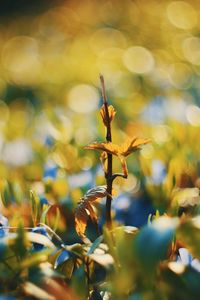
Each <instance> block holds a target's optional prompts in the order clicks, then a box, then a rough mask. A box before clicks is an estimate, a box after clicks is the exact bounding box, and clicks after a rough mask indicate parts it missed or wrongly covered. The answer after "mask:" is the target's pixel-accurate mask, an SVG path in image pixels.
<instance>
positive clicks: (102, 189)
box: [75, 185, 109, 238]
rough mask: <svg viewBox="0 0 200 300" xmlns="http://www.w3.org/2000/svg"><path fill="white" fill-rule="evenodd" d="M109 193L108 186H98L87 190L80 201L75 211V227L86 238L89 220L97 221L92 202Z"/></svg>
mask: <svg viewBox="0 0 200 300" xmlns="http://www.w3.org/2000/svg"><path fill="white" fill-rule="evenodd" d="M107 195H109V194H108V192H107V190H106V186H104V185H102V186H97V187H94V188H92V189H90V190H88V191H87V193H86V194H85V195H84V196H83V197H82V198H81V199H80V202H79V204H78V206H77V208H76V211H75V228H76V232H77V234H78V235H79V236H80V237H82V238H85V230H86V226H87V221H88V219H89V217H90V219H91V220H92V221H93V222H97V215H96V213H95V211H94V209H93V207H92V205H91V203H90V202H93V201H95V200H97V199H98V198H103V197H105V196H107Z"/></svg>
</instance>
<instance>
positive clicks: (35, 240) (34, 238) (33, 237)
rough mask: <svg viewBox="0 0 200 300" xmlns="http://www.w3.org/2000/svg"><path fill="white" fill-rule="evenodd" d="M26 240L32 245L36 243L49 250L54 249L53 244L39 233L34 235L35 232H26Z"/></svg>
mask: <svg viewBox="0 0 200 300" xmlns="http://www.w3.org/2000/svg"><path fill="white" fill-rule="evenodd" d="M26 235H27V238H28V240H29V241H30V242H32V243H37V244H41V245H43V246H45V247H49V248H53V249H55V246H54V244H53V243H52V242H51V241H50V239H49V238H48V237H47V236H45V235H43V234H40V233H35V232H27V234H26Z"/></svg>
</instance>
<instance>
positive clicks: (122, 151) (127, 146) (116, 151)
mask: <svg viewBox="0 0 200 300" xmlns="http://www.w3.org/2000/svg"><path fill="white" fill-rule="evenodd" d="M150 141H151V140H150V139H141V138H137V137H133V138H132V139H130V138H129V139H127V140H126V141H125V142H124V143H122V144H121V145H117V144H114V143H112V142H102V143H101V142H100V143H99V142H94V143H91V144H89V145H88V146H86V147H85V149H90V150H99V151H103V153H104V152H106V153H109V154H112V155H115V156H117V157H118V158H119V159H120V162H121V165H122V170H123V173H124V176H125V177H127V176H128V169H127V165H126V160H125V157H127V156H128V155H129V154H131V153H132V152H135V151H137V150H139V149H140V147H141V146H142V145H145V144H148V143H150ZM101 161H102V164H103V168H104V170H106V169H107V167H106V166H105V164H106V157H105V154H102V156H101Z"/></svg>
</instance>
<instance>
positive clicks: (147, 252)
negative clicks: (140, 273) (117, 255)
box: [134, 217, 178, 272]
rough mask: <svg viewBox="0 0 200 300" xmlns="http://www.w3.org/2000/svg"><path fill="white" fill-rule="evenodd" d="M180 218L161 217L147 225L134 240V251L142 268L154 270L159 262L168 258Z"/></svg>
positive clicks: (148, 270) (149, 270)
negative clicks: (169, 248)
mask: <svg viewBox="0 0 200 300" xmlns="http://www.w3.org/2000/svg"><path fill="white" fill-rule="evenodd" d="M177 223H178V220H177V219H176V218H174V219H172V218H168V217H161V218H159V219H157V220H155V221H154V222H153V223H152V224H151V225H149V226H145V227H143V228H142V230H141V231H140V232H139V234H138V235H137V236H136V238H135V240H134V251H135V254H136V257H137V261H138V262H139V264H140V265H142V267H143V268H142V269H143V270H144V271H147V272H153V270H154V268H155V267H156V266H157V264H158V263H159V262H160V261H161V260H163V259H166V258H167V252H168V247H169V245H170V243H171V242H172V240H173V236H174V233H175V229H176V226H177Z"/></svg>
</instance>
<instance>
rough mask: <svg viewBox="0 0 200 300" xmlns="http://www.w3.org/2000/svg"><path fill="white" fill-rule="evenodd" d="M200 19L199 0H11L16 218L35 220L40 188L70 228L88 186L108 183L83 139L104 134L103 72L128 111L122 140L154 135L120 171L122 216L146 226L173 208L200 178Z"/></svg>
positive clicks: (5, 70)
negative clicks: (175, 197) (176, 192)
mask: <svg viewBox="0 0 200 300" xmlns="http://www.w3.org/2000/svg"><path fill="white" fill-rule="evenodd" d="M199 20H200V2H199V1H198V0H188V1H167V0H163V1H154V0H148V1H146V0H138V1H137V0H135V1H129V0H125V1H120V0H119V1H117V0H113V1H101V2H100V1H95V0H93V1H87V0H84V1H73V0H69V1H64V0H63V1H62V0H57V1H53V0H51V1H50V0H48V1H47V0H40V1H38V0H37V1H36V0H34V1H33V0H29V1H25V0H19V1H12V0H2V1H1V2H0V189H1V192H2V195H3V196H2V198H5V199H7V200H6V201H7V202H6V201H4V202H6V205H5V206H6V207H4V206H2V211H3V213H4V215H6V216H8V217H9V218H10V223H11V224H16V223H17V222H18V220H19V216H20V219H22V220H23V222H24V224H29V222H30V219H29V214H30V213H29V211H28V205H29V204H28V201H27V199H28V198H29V193H28V191H29V189H33V190H34V191H35V192H36V193H37V194H38V195H39V197H40V200H41V202H42V203H50V204H54V206H56V205H57V206H58V207H60V208H61V218H60V225H59V226H60V230H62V229H63V228H65V227H66V224H68V223H67V222H71V223H73V220H72V215H73V209H74V207H75V206H76V204H77V202H78V201H79V198H80V197H81V196H82V195H83V193H84V192H85V191H86V190H87V189H88V188H91V187H92V186H94V185H96V184H97V185H102V184H105V180H104V174H103V171H102V169H101V166H100V161H99V155H98V153H93V152H92V151H89V150H84V149H83V147H84V146H85V145H87V144H88V143H90V142H92V141H95V140H100V141H104V140H105V128H104V126H103V124H102V122H101V119H100V114H99V108H100V107H101V105H102V99H101V90H100V82H99V73H102V74H103V75H104V78H105V82H106V89H107V95H108V98H109V102H110V103H111V104H112V105H113V106H114V107H115V109H116V111H117V115H116V117H115V120H114V122H113V141H114V142H115V143H120V142H123V141H124V140H125V139H126V137H128V136H130V137H131V136H135V135H136V136H140V137H146V138H151V139H152V143H151V144H149V145H146V146H145V147H144V148H143V149H142V151H141V152H140V154H134V155H132V156H130V157H129V158H128V167H129V178H128V179H127V180H124V179H123V180H122V179H117V180H116V182H115V200H114V201H113V216H115V218H116V220H117V221H118V222H122V223H125V224H127V225H135V226H141V225H142V224H144V223H145V222H146V221H147V218H148V215H149V214H150V213H153V212H154V211H155V209H158V210H159V211H160V212H163V211H166V210H169V211H170V207H171V203H172V200H171V199H172V197H171V191H172V189H173V188H174V187H180V188H186V187H195V186H196V187H199V186H200V177H199V176H200V167H199V154H200V147H199V146H200V143H199V138H200V134H199V127H200V107H199V106H200V97H199V94H200V77H199V75H200V23H199V22H200V21H199ZM114 170H115V171H120V163H119V162H118V161H117V160H116V161H114ZM6 197H7V198H6ZM5 199H4V200H5ZM16 207H17V208H18V209H17V210H16ZM102 209H103V204H102ZM52 210H53V209H52ZM13 212H15V213H13ZM50 215H51V214H50ZM52 215H54V213H52ZM102 222H103V221H102ZM67 226H68V225H67ZM69 226H70V225H69Z"/></svg>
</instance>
